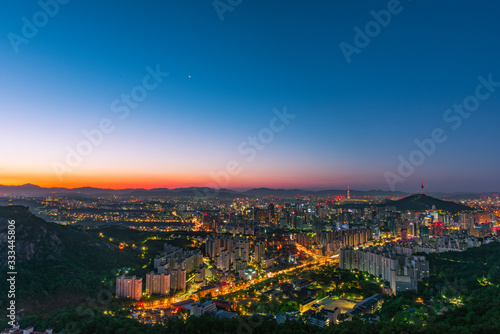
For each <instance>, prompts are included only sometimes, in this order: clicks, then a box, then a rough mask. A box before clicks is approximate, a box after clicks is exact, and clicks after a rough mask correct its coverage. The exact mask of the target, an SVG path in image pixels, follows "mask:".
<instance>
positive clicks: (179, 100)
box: [0, 0, 500, 191]
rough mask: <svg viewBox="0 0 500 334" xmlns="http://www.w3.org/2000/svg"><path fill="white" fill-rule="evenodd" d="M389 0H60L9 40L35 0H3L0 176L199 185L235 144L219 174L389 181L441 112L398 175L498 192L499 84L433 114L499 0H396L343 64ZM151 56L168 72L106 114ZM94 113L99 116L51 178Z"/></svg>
mask: <svg viewBox="0 0 500 334" xmlns="http://www.w3.org/2000/svg"><path fill="white" fill-rule="evenodd" d="M221 2H223V3H227V2H226V1H224V0H222V1H221ZM235 2H237V1H235ZM388 3H389V2H388V1H346V0H343V1H326V0H325V1H307V2H306V1H273V0H266V1H248V0H247V1H242V2H241V4H239V5H237V6H235V7H234V8H232V11H227V12H225V13H224V14H223V16H224V20H222V21H221V20H220V17H219V15H218V13H217V11H216V9H215V8H214V6H213V3H212V1H199V0H198V1H192V0H184V1H153V0H149V1H114V2H103V1H93V0H90V1H75V0H72V1H69V2H68V3H67V4H64V5H60V8H59V10H58V12H57V13H56V14H55V15H54V17H49V19H48V22H47V24H46V25H43V26H41V27H40V28H38V33H37V34H36V36H34V37H32V38H27V43H25V44H20V45H18V52H17V53H16V52H15V51H14V48H13V47H12V43H11V40H10V39H9V36H12V35H9V33H14V34H17V35H19V36H22V27H23V24H24V23H23V21H22V18H23V17H26V18H27V19H28V20H29V21H30V22H33V15H35V16H36V13H37V12H39V11H40V10H41V7H40V5H39V4H38V3H37V2H36V1H31V2H29V3H28V2H20V1H13V0H8V1H7V0H6V1H3V2H2V3H1V4H0V6H1V8H0V32H1V36H2V38H1V39H0V48H1V49H2V52H1V53H0V63H1V64H2V75H1V77H0V89H1V91H2V99H1V101H0V113H1V115H2V122H1V123H0V132H1V133H2V137H3V138H4V144H3V145H2V147H1V148H0V154H1V156H2V158H3V159H2V161H0V183H3V184H22V183H27V182H32V183H37V184H42V185H54V186H77V185H84V184H87V185H92V186H115V187H128V186H137V187H139V186H144V187H156V186H158V187H160V186H165V187H174V186H188V185H198V186H203V185H206V184H210V183H213V181H214V180H213V179H212V178H211V177H210V173H211V172H212V173H218V172H219V171H223V170H224V169H225V168H226V164H227V162H228V161H232V160H235V161H237V162H238V163H239V164H240V167H241V171H238V173H235V175H232V176H231V178H230V180H229V181H228V182H227V183H223V184H221V185H222V186H225V187H229V188H231V187H233V188H243V187H260V186H269V187H285V188H292V187H302V188H342V187H344V188H346V187H347V186H348V185H350V186H351V189H374V188H379V189H388V188H389V185H388V183H387V181H386V177H385V176H384V173H385V172H386V171H391V172H392V173H395V174H397V173H398V172H397V169H398V165H399V160H398V156H400V155H402V156H403V157H405V158H408V156H409V155H410V153H411V152H412V151H414V150H415V149H416V146H415V144H414V140H415V139H420V140H422V139H424V138H428V137H429V136H430V134H431V132H432V130H433V129H435V128H442V129H443V130H444V131H445V132H446V134H447V136H448V139H447V140H446V141H445V142H444V143H440V144H437V145H436V150H435V152H434V153H433V154H431V155H430V156H426V157H425V161H424V163H423V164H422V165H420V166H416V167H415V171H414V172H413V173H411V175H410V176H408V177H406V176H405V177H403V179H404V182H398V183H397V184H396V185H395V188H396V189H397V190H403V191H413V190H417V188H418V186H419V183H420V178H421V177H424V179H425V180H426V183H427V184H428V185H429V188H430V189H431V190H434V191H495V190H500V177H498V170H499V166H500V154H498V152H499V150H498V147H499V143H500V131H499V130H498V128H499V124H500V108H499V106H500V98H499V96H500V95H499V94H500V87H498V88H496V89H497V91H495V92H493V93H492V94H491V96H489V97H488V98H487V99H485V100H484V101H481V102H480V106H479V108H478V109H477V110H476V111H474V112H473V113H472V114H471V116H470V117H469V118H467V119H464V120H463V123H462V124H461V126H460V127H459V128H457V129H456V130H453V129H452V127H451V125H452V124H453V123H447V122H445V121H444V120H443V115H444V114H445V111H446V110H447V109H448V108H450V107H452V106H453V104H454V103H462V102H463V100H464V99H465V98H466V97H468V96H469V95H471V94H474V92H475V89H476V87H477V85H478V84H479V83H480V82H479V81H478V79H477V77H478V76H480V75H482V76H483V77H485V78H487V77H488V75H489V74H491V75H492V78H493V80H494V81H500V63H499V61H498V59H500V58H499V56H500V39H499V37H498V36H499V33H500V20H498V13H499V12H500V4H499V3H498V2H495V1H477V2H472V1H439V2H436V1H424V0H421V1H420V0H414V1H408V0H407V1H401V3H400V7H399V8H400V12H399V13H398V14H393V15H392V17H391V22H390V23H389V24H388V25H387V26H386V27H382V28H381V30H380V33H379V34H378V35H376V36H374V37H372V38H371V41H370V43H369V44H368V45H367V46H366V47H364V48H361V49H360V52H359V54H353V55H352V57H351V62H350V63H348V62H347V61H346V58H345V57H344V55H343V53H342V51H341V48H340V47H339V44H340V43H342V42H345V43H349V44H351V45H354V37H355V31H354V30H353V29H354V27H356V26H358V27H360V28H361V29H364V27H365V25H366V24H367V23H368V22H370V21H372V20H374V18H373V17H372V15H371V14H370V11H372V10H374V11H376V12H378V11H380V10H382V9H386V8H387V6H388ZM157 64H159V66H160V68H161V70H162V71H165V72H169V73H170V74H169V76H168V77H166V78H164V80H163V82H162V83H161V84H160V85H159V86H158V88H156V89H154V90H152V91H149V92H148V96H147V98H146V99H144V101H141V102H140V103H139V105H138V107H137V108H135V109H133V110H131V112H130V115H129V116H128V117H127V118H125V119H123V120H121V119H119V118H118V117H117V116H118V115H117V114H116V113H113V112H112V111H111V107H110V106H111V104H112V102H113V101H114V100H115V99H117V98H120V96H121V94H130V92H131V90H132V89H133V88H134V87H135V86H136V85H139V84H141V83H142V81H143V78H144V76H145V75H147V74H148V72H147V70H146V67H147V66H150V67H152V68H155V67H156V65H157ZM284 106H286V108H287V110H288V113H290V114H294V115H296V118H294V119H293V120H291V121H290V123H289V124H288V125H286V127H285V129H284V130H283V131H281V132H278V133H274V138H273V140H272V141H270V142H269V143H266V144H265V145H264V146H265V148H264V149H263V150H262V151H258V152H257V155H256V157H255V159H253V160H252V161H247V158H248V157H249V156H248V155H243V154H240V153H239V152H238V147H239V145H240V144H242V143H243V142H244V141H245V140H247V138H248V136H251V135H257V134H258V133H259V131H261V129H263V128H266V127H269V122H270V121H271V119H272V118H273V117H274V115H275V114H274V113H273V111H272V110H273V108H276V109H278V110H282V109H283V107H284ZM103 118H109V119H111V120H112V121H113V125H114V130H113V131H112V132H111V133H109V134H106V135H105V136H104V138H103V140H102V144H100V145H98V146H96V147H94V148H93V149H92V152H91V154H89V155H88V156H85V157H83V158H82V161H81V162H80V163H78V164H77V166H76V167H71V168H70V171H66V172H65V173H64V175H63V176H62V178H58V177H56V173H55V172H54V163H55V162H57V163H61V164H66V163H65V158H66V156H67V149H66V147H67V146H70V147H73V148H74V147H76V146H77V144H78V143H80V142H81V141H82V140H84V139H85V137H84V136H83V135H82V131H83V130H90V129H92V128H95V127H97V126H98V124H99V122H100V121H101V120H102V119H103ZM106 180H107V181H106ZM105 181H106V182H105Z"/></svg>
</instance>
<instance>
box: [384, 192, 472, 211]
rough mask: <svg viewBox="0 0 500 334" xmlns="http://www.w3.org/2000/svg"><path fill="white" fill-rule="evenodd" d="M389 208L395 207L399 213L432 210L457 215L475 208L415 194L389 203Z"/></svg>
mask: <svg viewBox="0 0 500 334" xmlns="http://www.w3.org/2000/svg"><path fill="white" fill-rule="evenodd" d="M387 205H388V206H395V207H396V209H397V210H398V211H426V210H430V209H432V207H433V206H435V207H436V210H440V211H445V212H450V213H452V214H456V213H458V212H462V211H474V209H473V208H471V207H469V206H466V205H463V204H459V203H455V202H449V201H443V200H440V199H437V198H434V197H431V196H427V195H424V194H414V195H411V196H408V197H405V198H402V199H400V200H398V201H388V202H387Z"/></svg>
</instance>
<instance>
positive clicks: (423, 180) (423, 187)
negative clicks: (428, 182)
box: [422, 178, 424, 194]
mask: <svg viewBox="0 0 500 334" xmlns="http://www.w3.org/2000/svg"><path fill="white" fill-rule="evenodd" d="M422 194H424V178H422Z"/></svg>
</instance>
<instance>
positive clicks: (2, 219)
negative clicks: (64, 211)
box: [0, 206, 137, 313]
mask: <svg viewBox="0 0 500 334" xmlns="http://www.w3.org/2000/svg"><path fill="white" fill-rule="evenodd" d="M9 220H14V221H15V226H16V228H15V232H16V234H15V236H16V243H15V251H16V271H17V277H16V286H17V291H16V302H17V303H18V305H19V306H18V309H21V308H24V309H25V310H26V312H28V313H32V312H35V313H36V312H40V311H42V310H45V309H53V308H58V307H61V306H64V305H75V304H77V303H79V302H80V301H81V299H82V298H83V297H85V295H88V293H90V292H92V291H94V293H95V292H96V291H97V290H96V288H98V287H99V286H102V285H103V283H104V285H106V284H107V285H109V286H110V287H111V286H112V284H113V282H112V278H113V277H114V274H113V273H112V269H113V268H121V267H123V266H125V265H127V266H130V265H132V264H134V263H135V262H137V255H136V254H135V253H134V252H132V251H127V250H119V249H118V247H117V246H116V245H113V244H112V243H110V242H108V241H107V240H104V239H103V238H99V237H96V236H95V235H92V234H90V233H88V232H87V231H85V230H78V229H76V228H74V227H71V226H61V225H58V224H55V223H49V222H46V221H45V220H43V219H41V218H38V217H36V216H35V215H33V214H32V213H31V212H30V211H29V209H28V208H27V207H24V206H7V207H0V253H1V254H7V251H8V243H7V235H8V234H7V233H8V221H9ZM6 266H7V256H2V257H1V258H0V268H1V269H2V270H6ZM0 288H1V291H7V290H5V289H6V281H5V280H2V282H1V283H0ZM5 298H6V294H5V296H4V294H2V297H0V305H1V306H0V307H2V308H3V306H4V305H5V304H4V303H6V299H5Z"/></svg>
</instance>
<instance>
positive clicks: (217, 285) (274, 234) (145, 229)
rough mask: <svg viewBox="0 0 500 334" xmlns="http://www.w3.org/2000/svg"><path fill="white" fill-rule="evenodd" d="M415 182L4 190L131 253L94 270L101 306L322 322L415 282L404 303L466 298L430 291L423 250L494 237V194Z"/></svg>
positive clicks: (11, 203) (368, 311) (363, 315)
mask: <svg viewBox="0 0 500 334" xmlns="http://www.w3.org/2000/svg"><path fill="white" fill-rule="evenodd" d="M420 190H421V191H420V192H417V193H415V194H413V195H408V196H399V197H397V196H394V197H389V196H368V195H364V196H360V197H359V198H358V197H355V196H352V195H351V191H350V190H349V189H346V190H345V191H344V195H336V196H333V195H326V196H324V197H320V196H316V195H314V194H307V192H304V194H302V195H301V194H296V195H295V196H292V197H286V196H275V195H272V192H273V190H272V189H266V192H268V193H269V194H268V195H263V196H252V197H250V196H247V197H239V196H238V194H233V196H232V197H230V198H210V197H203V198H202V197H190V196H182V197H161V196H141V197H136V196H134V195H126V194H125V195H86V194H85V193H80V194H72V195H67V194H63V195H57V194H54V193H53V194H50V195H48V196H42V197H29V196H19V195H17V196H9V195H8V194H5V195H4V197H2V198H1V200H0V202H1V204H2V205H6V207H5V208H9V207H10V208H15V207H21V208H25V209H26V210H31V211H32V212H33V214H35V215H36V216H38V217H41V218H43V219H45V220H46V221H52V222H54V223H56V224H58V225H60V226H64V227H65V228H70V229H73V230H76V231H82V233H86V234H89V235H92V236H95V237H96V238H97V239H101V240H102V241H103V242H106V243H107V244H108V245H109V246H110V247H112V248H113V250H115V251H116V252H129V251H130V252H132V253H133V254H135V256H136V259H134V261H131V262H130V263H127V262H123V261H121V262H122V263H124V265H123V266H122V267H117V268H112V270H113V273H114V274H113V275H98V276H99V277H101V278H102V279H103V280H102V282H101V283H103V284H102V286H103V287H104V288H105V289H107V290H106V291H107V294H109V297H110V298H113V302H112V303H110V304H109V305H105V307H102V308H100V309H102V312H103V314H104V315H107V316H111V317H119V318H127V319H133V320H134V321H136V322H137V323H141V324H145V325H149V326H152V325H154V324H158V325H167V324H168V321H171V320H172V319H178V320H179V321H187V319H190V318H192V317H200V316H203V315H209V316H213V317H217V318H219V319H231V318H236V317H243V316H254V317H255V316H256V317H261V318H262V319H263V320H262V321H271V322H274V323H276V324H285V323H289V322H295V323H301V324H306V325H308V326H313V327H314V326H315V327H319V328H326V327H329V326H334V325H335V326H337V325H339V324H343V323H344V324H345V323H346V322H350V321H353V319H354V320H356V321H363V322H367V323H370V324H372V323H377V322H380V321H381V315H383V314H384V305H385V304H387V302H386V303H384V301H387V300H388V298H389V300H390V298H392V299H394V298H397V296H400V295H403V296H406V295H407V294H408V293H410V295H411V296H412V297H411V298H412V301H413V302H417V303H419V304H420V305H422V309H420V310H419V311H418V312H417V311H415V309H414V308H411V307H408V308H407V309H406V311H408V310H413V311H411V312H414V313H416V314H419V316H421V313H422V312H423V314H427V315H429V314H431V313H435V314H440V313H443V312H446V311H449V310H453V309H459V308H460V307H461V306H462V305H463V301H462V298H461V296H460V294H458V295H454V294H451V295H450V293H445V292H444V291H442V289H443V288H441V290H440V294H438V295H432V294H431V296H424V291H427V294H429V293H428V290H429V288H428V287H429V285H430V284H431V282H432V277H433V276H434V275H435V274H436V273H433V272H432V269H433V266H431V265H430V263H429V260H428V259H427V257H428V256H438V255H439V254H449V253H450V252H454V253H458V252H464V251H467V250H469V249H472V248H477V247H482V246H484V245H487V244H492V243H496V244H497V243H498V241H500V220H499V219H500V217H499V216H498V215H497V213H498V210H499V209H500V200H499V196H498V195H494V194H493V195H491V196H473V197H474V198H463V199H460V200H455V201H443V200H440V199H437V198H434V197H432V196H428V195H427V194H425V193H424V189H423V187H422V189H420ZM4 191H5V190H4ZM408 205H410V206H413V208H411V207H408ZM421 207H426V208H427V209H425V210H422V209H420V208H421ZM499 245H500V244H499ZM95 260H98V259H95ZM137 260H138V261H137ZM450 261H451V260H450ZM482 282H483V283H484V284H492V283H490V282H489V281H488V278H484V281H482ZM447 295H450V296H447ZM111 296H112V297H111ZM426 297H427V298H426ZM406 311H404V310H401V311H400V312H406ZM21 314H22V313H21ZM412 316H415V315H412ZM382 317H383V316H382ZM20 319H21V320H22V319H23V317H21V318H20ZM28 319H29V318H28ZM383 320H384V319H383ZM167 326H168V325H167ZM5 333H10V332H9V331H7V332H5Z"/></svg>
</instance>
